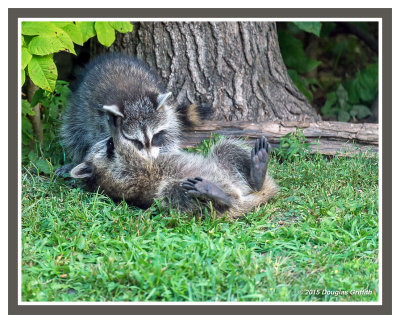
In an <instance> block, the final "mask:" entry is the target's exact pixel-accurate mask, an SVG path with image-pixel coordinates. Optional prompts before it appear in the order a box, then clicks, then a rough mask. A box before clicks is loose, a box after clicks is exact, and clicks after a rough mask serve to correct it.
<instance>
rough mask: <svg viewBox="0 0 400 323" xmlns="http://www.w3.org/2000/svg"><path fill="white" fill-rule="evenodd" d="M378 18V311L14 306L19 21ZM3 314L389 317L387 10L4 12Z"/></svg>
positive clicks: (294, 307) (389, 38)
mask: <svg viewBox="0 0 400 323" xmlns="http://www.w3.org/2000/svg"><path fill="white" fill-rule="evenodd" d="M108 17H116V18H133V19H135V18H179V17H185V18H221V19H223V18H237V19H238V20H240V19H241V18H266V19H267V18H269V19H271V18H272V19H274V18H288V19H290V18H382V53H380V54H381V55H382V93H381V94H380V95H381V96H382V106H383V107H384V109H382V120H381V127H382V135H383V138H382V147H380V149H383V151H382V156H383V160H382V165H383V167H382V174H383V175H382V177H383V179H382V189H383V192H384V193H385V194H382V202H383V203H382V205H381V207H382V215H383V218H382V241H381V243H382V264H381V265H382V277H381V278H382V295H381V296H382V305H374V304H371V305H357V304H355V305H319V304H317V305H301V304H299V305H269V304H271V303H269V304H266V305H224V304H223V303H221V305H219V304H218V305H207V304H205V305H201V304H199V305H169V304H168V305H150V304H149V305H100V304H99V305H18V270H20V268H18V109H17V106H18V94H19V88H20V86H19V84H18V71H19V64H18V37H17V36H18V35H17V33H18V18H93V19H96V18H108ZM8 61H9V65H8V66H9V68H8V98H9V101H8V116H9V117H8V165H9V168H8V173H9V177H8V193H9V194H8V205H9V212H8V275H9V284H8V314H11V315H17V314H18V315H24V314H61V315H65V314H103V315H104V314H124V315H127V314H153V315H154V314H164V315H168V314H186V315H188V314H189V315H193V314H203V315H204V314H230V315H237V314H245V315H249V314H256V315H263V314H326V315H333V314H364V315H365V314H369V315H371V314H380V315H382V314H384V315H390V314H392V231H391V229H392V123H391V122H392V9H391V8H368V9H366V8H350V9H349V8H345V9H344V8H343V9H342V8H328V9H326V8H324V9H322V8H319V9H317V8H313V9H310V8H292V9H265V8H252V9H243V8H236V9H226V8H218V9H204V8H197V9H196V8H194V9H172V8H168V9H165V8H164V9H132V8H118V9H107V8H104V9H93V8H83V9H81V8H80V9H76V8H64V9H61V8H57V9H55V8H52V9H50V8H46V9H37V8H24V9H15V8H9V10H8Z"/></svg>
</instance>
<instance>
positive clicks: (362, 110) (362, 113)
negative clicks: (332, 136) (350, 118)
mask: <svg viewBox="0 0 400 323" xmlns="http://www.w3.org/2000/svg"><path fill="white" fill-rule="evenodd" d="M350 114H351V115H354V116H357V119H364V118H366V117H368V116H370V115H371V114H372V113H371V110H370V109H369V108H368V107H367V106H365V105H361V104H358V105H353V106H352V108H351V110H350Z"/></svg>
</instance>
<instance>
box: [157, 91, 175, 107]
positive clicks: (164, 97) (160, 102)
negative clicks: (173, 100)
mask: <svg viewBox="0 0 400 323" xmlns="http://www.w3.org/2000/svg"><path fill="white" fill-rule="evenodd" d="M171 95H172V92H167V93H160V94H159V95H158V96H157V103H158V106H157V109H156V110H158V109H159V108H161V107H162V106H163V105H164V103H165V101H167V99H168V98H169V97H170V96H171Z"/></svg>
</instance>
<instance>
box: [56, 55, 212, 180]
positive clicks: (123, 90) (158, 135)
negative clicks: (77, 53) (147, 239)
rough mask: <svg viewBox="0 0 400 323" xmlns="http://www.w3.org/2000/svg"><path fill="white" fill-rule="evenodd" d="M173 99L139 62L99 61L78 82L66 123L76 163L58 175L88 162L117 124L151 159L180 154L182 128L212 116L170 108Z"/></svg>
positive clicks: (67, 145) (195, 108)
mask: <svg viewBox="0 0 400 323" xmlns="http://www.w3.org/2000/svg"><path fill="white" fill-rule="evenodd" d="M170 96H171V92H166V91H165V89H164V88H163V86H162V84H161V81H160V79H159V77H158V76H157V75H156V74H155V73H154V72H152V71H151V70H150V68H149V67H148V66H147V65H146V64H145V63H144V62H142V61H140V60H139V59H137V58H134V57H131V56H127V55H124V54H108V55H103V56H99V57H97V58H96V59H95V60H93V61H92V62H91V63H90V64H88V66H87V67H86V68H85V70H84V71H83V73H82V75H81V77H80V78H79V79H78V81H77V83H76V86H75V89H74V91H73V94H72V97H71V98H70V100H69V103H68V106H67V109H66V112H65V115H64V117H63V119H62V126H61V131H60V135H61V142H62V145H63V147H64V149H65V150H66V151H67V153H68V155H69V156H70V157H71V159H72V163H71V164H69V165H65V166H63V167H61V168H60V169H58V170H57V174H58V175H64V174H65V173H67V172H69V171H70V170H71V169H72V167H73V166H74V165H76V164H78V163H80V162H82V161H83V159H84V157H85V155H86V154H87V152H88V151H89V149H90V148H91V147H92V146H93V145H94V144H95V143H97V142H99V141H101V140H103V139H106V138H108V137H109V136H110V125H112V126H116V124H117V123H118V124H119V126H120V127H121V134H122V135H123V136H124V137H125V138H126V139H128V140H129V142H130V143H131V145H133V146H135V148H136V149H137V151H138V152H139V154H140V155H142V156H143V157H145V158H155V157H157V156H158V155H159V154H160V153H166V152H171V151H175V150H177V149H178V148H179V145H180V139H179V138H180V132H181V126H182V123H185V125H187V126H190V125H192V124H193V123H196V122H198V121H199V119H200V118H204V117H205V116H206V115H207V113H209V112H210V110H209V109H208V107H207V106H206V105H191V106H189V107H187V106H185V105H180V106H178V107H177V108H176V109H175V108H174V107H172V106H170V105H168V104H167V100H168V98H169V97H170ZM207 109H208V110H207ZM206 111H208V112H206Z"/></svg>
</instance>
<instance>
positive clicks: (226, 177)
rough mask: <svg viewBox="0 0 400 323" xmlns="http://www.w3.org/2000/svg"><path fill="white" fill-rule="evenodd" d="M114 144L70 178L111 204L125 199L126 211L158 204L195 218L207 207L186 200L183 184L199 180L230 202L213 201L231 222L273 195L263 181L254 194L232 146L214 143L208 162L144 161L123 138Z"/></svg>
mask: <svg viewBox="0 0 400 323" xmlns="http://www.w3.org/2000/svg"><path fill="white" fill-rule="evenodd" d="M115 138H116V141H115V142H114V147H111V148H110V147H108V148H107V146H109V145H110V140H108V141H107V140H103V141H101V142H99V143H97V144H96V145H94V146H93V148H92V149H91V151H90V152H89V154H88V155H87V157H86V159H85V162H84V163H82V164H80V165H78V166H77V167H75V168H74V169H73V170H72V172H71V175H72V176H73V177H76V178H86V179H87V180H88V182H89V183H90V185H91V186H92V187H93V188H94V189H96V188H97V187H99V186H100V188H101V189H103V190H104V192H105V193H106V194H107V195H109V196H110V197H111V198H113V199H116V200H120V199H122V198H124V199H125V201H126V202H127V203H129V204H131V205H135V206H139V207H142V208H146V207H149V206H150V205H151V204H152V203H153V201H154V199H158V200H161V201H162V203H164V205H166V206H167V205H169V203H170V205H171V206H172V207H173V208H175V209H178V210H180V211H183V212H187V213H194V214H198V213H200V212H201V211H202V209H203V208H209V207H210V201H209V200H204V199H197V198H194V197H192V196H190V195H188V194H187V191H186V190H185V189H184V188H183V187H182V183H183V182H184V181H185V180H186V179H187V178H189V177H191V178H194V177H201V178H203V179H204V180H208V181H209V182H211V183H213V184H215V185H216V186H217V187H218V188H219V189H221V190H222V191H223V192H224V193H225V194H226V195H227V196H228V197H229V199H230V200H231V202H232V203H231V205H229V206H227V205H224V204H220V203H218V201H212V202H213V203H212V204H213V209H214V210H215V211H216V213H217V215H218V216H222V215H224V214H225V213H227V214H228V217H229V218H236V217H239V216H241V215H242V214H243V213H245V212H248V211H250V210H251V209H252V208H254V207H255V206H258V205H260V204H263V203H266V202H267V201H268V200H269V199H270V198H271V197H272V196H273V195H274V194H275V193H276V191H277V185H276V184H275V182H274V180H273V179H272V178H271V177H269V176H268V175H266V177H265V181H264V183H263V185H262V187H261V189H260V190H259V191H256V190H255V189H254V188H253V185H252V183H251V180H250V167H249V165H250V162H251V155H250V151H249V150H248V149H247V148H245V147H244V146H243V144H242V143H241V142H239V141H237V140H232V139H223V140H221V141H219V142H218V143H217V144H215V145H214V146H213V147H212V149H211V151H210V154H209V155H208V156H207V157H203V156H201V155H198V154H191V153H187V152H174V153H169V154H162V155H159V156H158V157H157V158H156V159H153V160H147V159H144V158H142V157H141V156H140V155H139V154H138V152H137V150H136V149H130V147H131V146H129V144H128V143H127V141H126V140H125V139H124V138H121V137H119V136H115Z"/></svg>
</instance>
